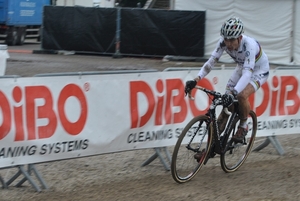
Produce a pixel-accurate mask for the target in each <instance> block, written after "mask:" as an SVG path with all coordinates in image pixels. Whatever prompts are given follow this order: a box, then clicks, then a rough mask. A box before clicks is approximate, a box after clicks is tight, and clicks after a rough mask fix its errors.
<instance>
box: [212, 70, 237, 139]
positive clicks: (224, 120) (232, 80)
mask: <svg viewBox="0 0 300 201" xmlns="http://www.w3.org/2000/svg"><path fill="white" fill-rule="evenodd" d="M241 75H242V72H241V68H240V67H239V66H237V67H236V68H235V69H234V71H233V73H232V74H231V77H230V79H229V80H228V82H227V84H226V89H225V91H226V92H225V93H230V91H231V89H232V88H233V87H234V86H235V85H236V83H237V82H238V81H239V79H240V77H241ZM228 110H229V111H230V112H233V106H231V107H229V108H228ZM228 117H229V116H228V115H227V114H226V113H225V112H224V111H223V110H222V111H221V113H220V114H219V116H218V120H217V122H218V126H219V130H220V133H222V132H223V131H224V129H225V126H226V124H227V121H228Z"/></svg>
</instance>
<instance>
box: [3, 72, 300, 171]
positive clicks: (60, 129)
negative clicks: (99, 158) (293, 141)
mask: <svg viewBox="0 0 300 201" xmlns="http://www.w3.org/2000/svg"><path fill="white" fill-rule="evenodd" d="M231 72H232V71H231V70H215V71H213V72H212V73H210V74H209V75H208V76H207V78H206V79H203V80H202V81H201V82H199V84H200V85H202V86H203V87H207V88H209V89H215V90H218V91H220V92H224V90H225V87H224V86H225V85H226V83H227V80H228V78H229V76H230V74H231ZM196 75H197V71H180V72H179V71H173V72H154V73H135V74H110V75H82V76H78V77H77V76H57V77H31V78H5V79H0V85H1V86H2V87H1V90H0V107H1V112H0V168H1V167H10V166H15V165H21V164H31V163H39V162H46V161H52V160H60V159H67V158H75V157H83V156H90V155H96V154H104V153H111V152H119V151H125V150H134V149H143V148H153V147H164V146H169V145H174V144H175V143H176V140H177V137H178V136H179V134H180V132H181V130H182V129H183V127H184V126H185V125H186V124H187V122H188V121H189V120H190V119H191V118H192V117H193V116H195V115H198V114H204V113H205V112H206V110H207V109H208V107H209V101H210V100H209V98H208V97H207V95H206V94H204V93H203V92H201V91H197V92H195V94H194V95H195V101H192V100H189V99H188V98H187V97H185V96H184V85H185V82H186V81H187V80H189V79H193V78H194V77H195V76H196ZM299 80H300V70H299V71H295V70H294V71H288V70H285V71H274V72H270V77H269V80H268V83H266V84H265V85H263V86H262V88H261V89H259V91H258V92H257V93H256V94H255V96H253V97H251V98H250V103H251V106H252V108H253V110H254V111H255V112H256V113H257V115H258V136H269V135H281V134H292V133H299V128H300V114H299V106H300V89H299Z"/></svg>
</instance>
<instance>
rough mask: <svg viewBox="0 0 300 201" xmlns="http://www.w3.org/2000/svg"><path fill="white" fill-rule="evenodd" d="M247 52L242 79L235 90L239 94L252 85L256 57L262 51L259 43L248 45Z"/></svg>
mask: <svg viewBox="0 0 300 201" xmlns="http://www.w3.org/2000/svg"><path fill="white" fill-rule="evenodd" d="M245 47H246V50H245V60H244V64H243V67H242V68H243V70H242V77H241V78H240V79H239V81H238V82H237V84H236V86H235V87H234V89H235V90H236V92H237V93H240V92H241V91H243V90H244V89H245V88H246V86H247V85H248V84H249V83H250V80H251V76H252V73H253V69H254V65H255V56H256V55H257V52H258V51H261V49H260V47H259V46H258V45H257V43H254V44H249V43H248V44H246V46H245Z"/></svg>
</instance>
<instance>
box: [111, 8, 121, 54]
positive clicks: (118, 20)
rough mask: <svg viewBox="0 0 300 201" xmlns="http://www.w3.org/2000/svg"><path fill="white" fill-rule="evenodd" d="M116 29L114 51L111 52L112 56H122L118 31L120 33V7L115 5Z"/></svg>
mask: <svg viewBox="0 0 300 201" xmlns="http://www.w3.org/2000/svg"><path fill="white" fill-rule="evenodd" d="M116 21H117V30H116V52H115V53H114V54H113V58H122V55H121V53H120V44H121V41H120V35H121V34H120V33H121V8H120V6H117V19H116Z"/></svg>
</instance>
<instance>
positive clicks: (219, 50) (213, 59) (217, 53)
mask: <svg viewBox="0 0 300 201" xmlns="http://www.w3.org/2000/svg"><path fill="white" fill-rule="evenodd" d="M223 43H224V42H223V39H220V40H219V42H218V45H217V47H216V48H215V50H214V51H213V52H212V54H211V56H210V58H209V59H208V61H206V62H205V64H204V65H203V66H202V68H201V69H200V71H199V73H198V76H197V77H196V78H195V80H196V81H199V80H201V79H203V78H204V77H205V76H206V75H207V74H208V73H209V72H210V71H211V69H212V68H213V67H214V66H215V64H216V63H217V62H218V60H219V59H220V57H221V56H222V54H223V51H224V48H223V47H224V44H223ZM222 44H223V45H222Z"/></svg>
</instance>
